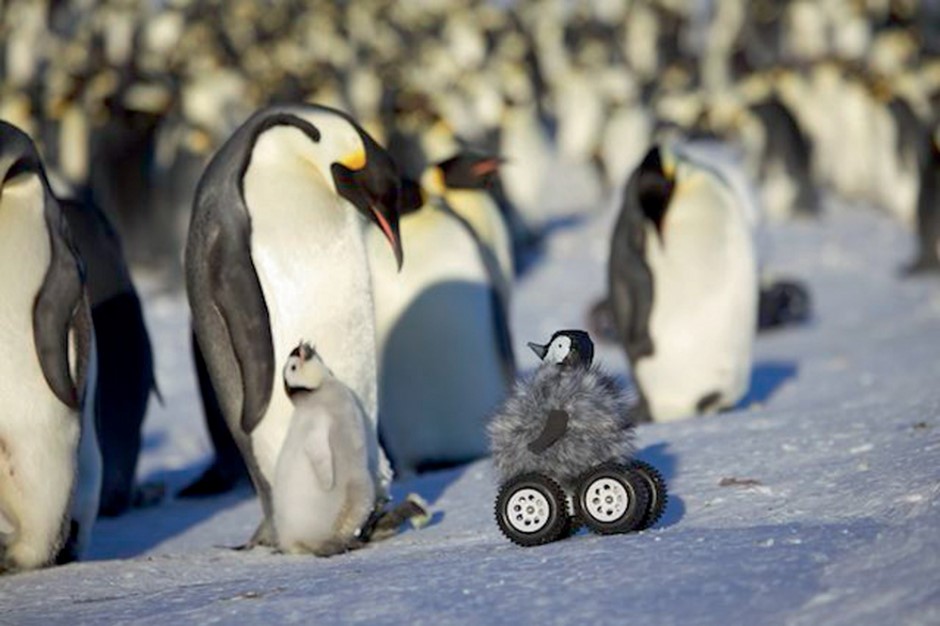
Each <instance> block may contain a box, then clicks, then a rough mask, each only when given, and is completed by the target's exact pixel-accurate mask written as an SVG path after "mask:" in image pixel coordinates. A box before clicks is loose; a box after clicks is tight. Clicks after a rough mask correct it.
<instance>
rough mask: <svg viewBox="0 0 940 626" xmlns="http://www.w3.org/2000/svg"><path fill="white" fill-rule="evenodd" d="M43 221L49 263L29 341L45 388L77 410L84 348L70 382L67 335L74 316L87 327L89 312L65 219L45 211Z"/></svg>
mask: <svg viewBox="0 0 940 626" xmlns="http://www.w3.org/2000/svg"><path fill="white" fill-rule="evenodd" d="M46 202H47V203H54V202H55V200H54V199H53V198H51V197H47V199H46ZM46 221H47V222H48V223H49V232H50V233H51V245H52V260H51V262H50V264H49V270H48V271H47V272H46V277H45V280H43V283H42V287H41V288H40V290H39V294H38V295H37V296H36V303H35V305H34V306H33V337H34V341H35V342H36V351H37V353H38V354H39V365H40V366H41V368H42V373H43V376H44V377H45V379H46V382H47V383H48V384H49V387H50V388H51V389H52V391H53V393H55V395H56V397H58V398H59V400H61V401H62V402H63V403H65V404H66V405H68V406H70V407H72V408H78V407H79V402H80V396H81V394H82V391H83V389H82V387H83V385H82V382H83V381H82V379H83V374H84V368H85V365H86V363H87V358H88V352H87V348H88V346H87V345H84V346H82V347H83V351H82V354H79V355H78V361H79V366H80V367H79V368H78V371H79V375H78V377H77V378H78V380H73V378H72V373H71V368H70V365H69V332H70V331H71V329H72V325H73V323H74V319H75V318H76V314H80V315H78V318H79V319H81V320H85V321H88V323H89V324H90V319H91V312H90V311H89V310H88V302H87V300H86V298H85V291H84V286H83V277H82V274H81V270H80V269H79V266H78V260H77V258H76V256H75V252H74V251H73V250H72V248H71V245H70V243H69V241H68V229H67V226H66V224H65V218H64V217H62V216H61V215H53V214H51V213H50V212H49V211H48V210H47V212H46ZM85 318H87V320H86V319H85ZM82 343H85V342H82Z"/></svg>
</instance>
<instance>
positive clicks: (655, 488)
mask: <svg viewBox="0 0 940 626" xmlns="http://www.w3.org/2000/svg"><path fill="white" fill-rule="evenodd" d="M630 469H632V470H633V471H634V472H636V473H637V474H639V475H640V476H641V477H642V478H643V480H644V481H646V488H647V490H648V491H649V504H648V505H647V506H646V514H645V515H644V516H643V519H642V520H641V521H640V525H639V527H638V528H637V530H646V529H647V528H650V527H651V526H653V525H654V524H655V523H656V522H658V521H659V520H660V518H662V516H663V513H665V512H666V505H667V504H668V502H669V493H668V492H667V491H666V481H665V479H663V475H662V474H660V473H659V470H657V469H656V468H655V467H653V466H652V465H650V464H649V463H647V462H646V461H640V460H638V459H637V460H634V461H633V462H632V463H630Z"/></svg>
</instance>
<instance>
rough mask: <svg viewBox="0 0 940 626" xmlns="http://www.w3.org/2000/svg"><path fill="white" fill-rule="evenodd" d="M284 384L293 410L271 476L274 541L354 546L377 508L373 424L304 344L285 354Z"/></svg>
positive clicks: (294, 549) (336, 548)
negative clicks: (287, 355)
mask: <svg viewBox="0 0 940 626" xmlns="http://www.w3.org/2000/svg"><path fill="white" fill-rule="evenodd" d="M284 389H285V391H286V393H287V396H288V397H289V398H290V401H291V403H292V404H293V405H294V411H293V415H292V416H291V420H290V427H289V429H288V431H287V437H286V439H285V441H284V446H283V447H282V449H281V453H280V455H279V456H278V459H277V467H276V471H275V475H274V484H273V505H274V528H275V531H276V534H277V542H278V547H279V548H280V549H281V550H282V551H284V552H287V553H294V554H297V553H301V554H302V553H313V554H316V555H317V556H332V555H334V554H337V553H340V552H345V551H346V550H349V549H352V548H355V547H358V546H359V545H360V544H361V543H362V542H363V541H364V539H365V537H364V536H363V531H364V530H365V527H366V524H367V522H368V521H369V518H370V516H371V515H372V513H373V511H375V510H376V494H377V493H378V489H379V486H378V480H377V479H378V474H377V472H378V460H379V456H378V449H379V443H378V438H377V437H376V433H375V429H374V428H373V427H372V425H371V424H370V423H369V418H368V416H367V415H366V414H365V411H363V409H362V405H361V404H360V402H359V400H358V399H357V398H356V396H355V394H353V392H352V391H350V389H349V388H348V387H346V385H344V384H343V383H341V382H340V381H339V380H337V379H336V377H335V376H334V375H333V373H332V372H331V371H330V370H329V368H327V366H326V365H325V364H324V363H323V361H322V360H321V359H320V356H319V355H318V354H317V353H316V350H315V349H314V348H313V347H312V346H311V345H310V344H308V343H305V342H302V343H301V344H300V345H299V346H297V347H296V348H295V349H294V350H293V351H292V352H291V353H290V356H289V357H288V359H287V363H286V364H285V366H284Z"/></svg>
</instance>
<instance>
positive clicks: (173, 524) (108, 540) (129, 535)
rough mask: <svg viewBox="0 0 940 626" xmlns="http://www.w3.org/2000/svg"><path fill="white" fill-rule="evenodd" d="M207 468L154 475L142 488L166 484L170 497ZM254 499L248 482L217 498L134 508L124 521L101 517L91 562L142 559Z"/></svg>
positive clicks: (168, 500)
mask: <svg viewBox="0 0 940 626" xmlns="http://www.w3.org/2000/svg"><path fill="white" fill-rule="evenodd" d="M204 465H205V462H200V463H199V464H196V465H193V466H190V467H185V468H181V469H178V470H169V471H158V472H154V473H152V474H149V475H147V476H146V477H144V478H143V479H142V480H140V481H139V482H138V484H139V485H147V484H163V485H165V486H166V492H167V494H171V493H176V491H178V490H179V488H180V487H181V486H182V485H185V484H188V483H189V482H191V481H192V480H193V478H194V477H195V476H197V475H198V473H199V471H200V470H201V469H203V466H204ZM254 497H255V494H254V490H253V489H252V487H251V485H250V484H249V483H248V482H245V483H244V484H243V485H240V486H238V487H236V488H235V489H233V490H232V491H229V492H227V493H223V494H219V495H217V496H211V497H206V498H196V499H176V498H173V497H172V496H169V495H167V496H166V497H165V498H164V499H163V500H162V501H161V502H160V503H159V504H158V505H154V506H149V507H145V508H132V509H130V510H129V511H127V512H126V513H124V514H123V515H121V516H120V517H113V518H107V517H99V518H98V520H97V521H96V522H95V528H94V531H93V536H92V541H91V547H90V551H89V555H88V560H91V561H99V560H108V559H124V558H131V557H135V556H139V555H141V554H143V553H145V552H147V551H148V550H151V549H152V548H155V547H157V546H158V545H160V544H162V543H164V542H165V541H168V540H170V539H173V538H174V537H177V536H179V535H182V534H185V533H186V532H187V531H189V530H190V529H192V528H194V527H196V526H199V525H200V524H202V523H203V522H205V521H206V520H208V519H209V518H211V517H214V516H216V515H218V514H219V513H221V512H222V511H224V510H226V509H229V508H232V507H235V506H237V505H239V504H242V503H243V502H245V501H246V500H250V499H252V498H254Z"/></svg>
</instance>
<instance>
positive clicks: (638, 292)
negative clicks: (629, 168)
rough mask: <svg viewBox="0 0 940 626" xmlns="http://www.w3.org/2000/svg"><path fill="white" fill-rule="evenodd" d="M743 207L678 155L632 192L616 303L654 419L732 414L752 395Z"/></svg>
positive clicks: (656, 161)
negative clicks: (749, 388) (731, 410)
mask: <svg viewBox="0 0 940 626" xmlns="http://www.w3.org/2000/svg"><path fill="white" fill-rule="evenodd" d="M746 202H747V201H746V200H745V199H744V198H742V197H741V195H740V194H739V193H736V192H735V191H734V190H733V188H732V186H731V185H730V184H729V183H728V182H727V181H726V180H725V179H724V178H723V176H722V175H720V174H718V173H717V172H716V171H715V170H713V169H711V168H709V167H707V166H705V165H703V164H702V163H700V162H698V161H697V160H693V158H692V157H690V156H689V155H685V154H682V153H677V152H676V151H675V150H674V149H672V148H660V147H659V146H654V147H653V148H652V149H651V150H650V151H649V153H648V154H647V155H646V158H645V159H644V160H643V162H642V163H641V164H640V166H639V167H638V168H637V170H636V171H635V172H634V174H633V175H632V176H631V178H630V180H629V181H628V183H627V186H626V189H625V191H624V197H623V206H622V208H621V212H620V217H619V219H618V221H617V224H616V227H615V229H614V234H613V241H612V243H611V253H610V263H609V267H608V271H609V294H610V300H611V307H612V310H613V314H614V322H615V325H616V327H617V331H618V334H619V335H620V339H621V341H622V342H623V345H624V348H625V350H626V353H627V356H628V358H629V360H630V363H631V365H632V367H633V374H634V378H635V379H636V382H637V385H638V387H639V390H640V392H641V395H642V397H643V400H644V401H645V404H646V405H647V406H648V408H649V411H650V415H651V417H652V418H653V419H654V420H657V421H668V420H674V419H679V418H681V417H685V416H689V415H692V414H694V413H701V412H708V411H714V410H718V409H722V408H727V407H731V406H734V404H735V403H736V402H737V401H738V400H740V398H741V397H742V396H743V395H744V393H745V391H746V390H747V386H748V382H749V378H750V368H751V348H752V344H753V340H754V333H755V328H756V316H757V295H758V286H757V263H756V259H755V251H754V242H753V232H752V225H751V222H752V218H751V217H750V215H751V213H752V211H751V210H749V209H750V208H751V207H747V206H745V204H746Z"/></svg>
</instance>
